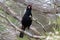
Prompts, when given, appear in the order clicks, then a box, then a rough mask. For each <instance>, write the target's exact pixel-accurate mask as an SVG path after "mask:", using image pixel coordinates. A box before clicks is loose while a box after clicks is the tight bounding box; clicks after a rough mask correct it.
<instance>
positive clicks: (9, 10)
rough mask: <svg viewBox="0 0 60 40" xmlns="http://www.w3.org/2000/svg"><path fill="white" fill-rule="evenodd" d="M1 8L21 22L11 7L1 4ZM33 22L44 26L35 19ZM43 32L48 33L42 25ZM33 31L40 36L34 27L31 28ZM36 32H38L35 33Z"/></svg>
mask: <svg viewBox="0 0 60 40" xmlns="http://www.w3.org/2000/svg"><path fill="white" fill-rule="evenodd" d="M0 6H1V7H2V9H3V10H4V11H5V12H6V13H7V14H9V15H10V16H12V17H14V18H15V19H17V20H18V21H19V22H20V21H21V19H20V17H19V16H16V14H17V13H15V12H14V11H13V10H12V9H11V8H10V7H8V6H7V5H5V4H3V3H1V2H0ZM33 21H35V22H37V23H38V24H40V25H42V24H41V23H40V22H38V21H36V19H34V18H33ZM42 28H43V30H44V31H45V32H46V30H45V29H44V26H43V25H42ZM30 29H31V30H33V31H34V32H35V33H37V34H38V35H39V34H40V33H39V32H38V31H37V30H36V28H34V27H32V28H31V27H30ZM35 30H36V31H35Z"/></svg>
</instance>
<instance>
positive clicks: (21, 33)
mask: <svg viewBox="0 0 60 40" xmlns="http://www.w3.org/2000/svg"><path fill="white" fill-rule="evenodd" d="M22 30H23V31H24V30H25V28H24V27H22ZM23 36H24V32H20V35H19V37H20V38H23Z"/></svg>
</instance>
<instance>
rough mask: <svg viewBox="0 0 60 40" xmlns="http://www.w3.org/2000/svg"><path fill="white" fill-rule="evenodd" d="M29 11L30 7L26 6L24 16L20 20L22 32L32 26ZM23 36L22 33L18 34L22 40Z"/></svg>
mask: <svg viewBox="0 0 60 40" xmlns="http://www.w3.org/2000/svg"><path fill="white" fill-rule="evenodd" d="M31 10H32V6H31V5H28V6H27V8H26V12H25V14H24V16H23V17H22V20H21V23H22V28H21V29H22V30H23V31H25V29H26V28H28V29H29V27H30V25H31V24H32V13H31ZM23 36H24V33H23V32H20V35H19V37H20V38H23Z"/></svg>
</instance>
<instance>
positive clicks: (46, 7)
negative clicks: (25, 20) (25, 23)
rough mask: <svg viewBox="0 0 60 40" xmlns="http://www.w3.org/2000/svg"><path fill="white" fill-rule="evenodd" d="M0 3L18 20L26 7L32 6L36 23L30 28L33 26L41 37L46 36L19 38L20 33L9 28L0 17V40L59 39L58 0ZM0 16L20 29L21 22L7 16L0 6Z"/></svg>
mask: <svg viewBox="0 0 60 40" xmlns="http://www.w3.org/2000/svg"><path fill="white" fill-rule="evenodd" d="M0 2H1V3H3V4H4V5H7V6H8V7H10V8H11V9H12V10H13V11H14V12H15V13H16V14H15V15H16V16H17V17H19V19H20V20H21V18H22V17H23V15H24V13H25V11H26V7H27V5H28V4H32V9H33V10H32V15H33V18H34V19H35V20H36V21H37V22H36V21H33V23H32V25H31V27H32V26H33V27H34V28H36V30H37V31H38V32H39V34H40V35H41V36H46V38H44V39H43V38H41V39H35V38H31V37H29V36H27V35H25V36H24V38H19V33H20V32H19V31H17V30H16V29H15V28H13V27H12V26H10V25H9V24H8V21H7V20H6V19H5V18H3V17H1V16H0V40H59V39H60V0H0ZM7 11H8V10H7ZM0 15H3V16H5V17H6V18H9V20H10V21H11V22H12V23H13V24H14V25H16V26H17V27H21V21H18V20H17V19H15V18H14V17H12V16H11V15H9V14H7V12H5V10H3V8H2V7H1V6H0ZM39 23H40V24H39ZM43 28H44V29H45V30H46V32H45V31H44V30H43ZM26 31H27V32H29V33H31V34H32V35H37V34H35V33H34V32H33V31H32V30H28V29H26ZM50 36H51V37H50ZM55 36H56V37H55ZM57 36H58V37H57ZM48 37H50V38H48Z"/></svg>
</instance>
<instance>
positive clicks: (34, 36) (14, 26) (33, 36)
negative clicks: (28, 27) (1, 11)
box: [0, 15, 45, 39]
mask: <svg viewBox="0 0 60 40" xmlns="http://www.w3.org/2000/svg"><path fill="white" fill-rule="evenodd" d="M0 17H2V18H4V19H6V20H7V21H8V22H9V23H10V25H11V26H12V27H13V28H15V29H16V30H17V31H20V32H21V31H23V30H21V29H20V28H18V27H17V26H16V25H14V24H13V23H12V22H11V21H10V20H9V18H8V17H5V16H3V15H0ZM23 32H24V33H25V34H26V35H28V36H30V37H32V38H38V39H40V38H45V36H37V35H32V34H30V33H28V32H26V31H23Z"/></svg>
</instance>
